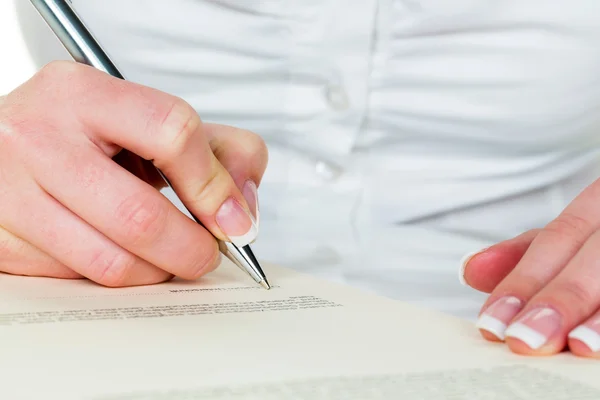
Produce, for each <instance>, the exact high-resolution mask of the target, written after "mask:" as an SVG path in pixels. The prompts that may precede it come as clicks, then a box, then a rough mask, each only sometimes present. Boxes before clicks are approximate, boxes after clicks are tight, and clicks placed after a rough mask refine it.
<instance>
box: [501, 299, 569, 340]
mask: <svg viewBox="0 0 600 400" xmlns="http://www.w3.org/2000/svg"><path fill="white" fill-rule="evenodd" d="M561 321H562V318H561V316H560V314H559V313H558V312H556V311H554V310H553V309H551V308H547V307H542V308H535V309H533V310H531V311H529V312H528V313H527V314H525V315H524V316H523V317H521V318H519V320H517V321H516V322H514V323H513V324H511V325H510V326H509V327H508V328H507V329H506V336H507V337H511V338H515V339H519V340H520V341H522V342H523V343H525V344H526V345H527V346H529V347H530V348H531V349H532V350H537V349H539V348H540V347H542V346H543V345H545V344H546V343H547V342H548V339H550V337H552V335H554V334H555V333H556V332H557V331H558V330H559V329H560V325H561Z"/></svg>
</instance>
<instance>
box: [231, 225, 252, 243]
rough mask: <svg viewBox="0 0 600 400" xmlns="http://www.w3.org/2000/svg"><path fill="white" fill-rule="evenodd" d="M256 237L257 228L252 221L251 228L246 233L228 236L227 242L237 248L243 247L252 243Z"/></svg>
mask: <svg viewBox="0 0 600 400" xmlns="http://www.w3.org/2000/svg"><path fill="white" fill-rule="evenodd" d="M257 236H258V228H257V226H256V224H255V223H254V221H252V226H251V227H250V230H248V232H246V233H245V234H243V235H240V236H229V240H231V243H233V244H235V245H236V246H237V247H243V246H246V245H249V244H250V243H252V242H254V241H255V240H256V237H257Z"/></svg>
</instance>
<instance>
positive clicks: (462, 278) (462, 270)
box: [458, 249, 485, 286]
mask: <svg viewBox="0 0 600 400" xmlns="http://www.w3.org/2000/svg"><path fill="white" fill-rule="evenodd" d="M484 251H485V249H483V250H479V251H474V252H471V253H468V254H465V255H464V256H463V258H461V260H460V268H459V269H458V280H459V281H460V283H461V284H463V285H464V286H469V284H468V283H467V281H466V280H465V269H466V268H467V264H468V263H469V261H471V259H472V258H473V257H475V256H476V255H477V254H479V253H483V252H484Z"/></svg>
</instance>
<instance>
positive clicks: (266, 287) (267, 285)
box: [260, 279, 271, 290]
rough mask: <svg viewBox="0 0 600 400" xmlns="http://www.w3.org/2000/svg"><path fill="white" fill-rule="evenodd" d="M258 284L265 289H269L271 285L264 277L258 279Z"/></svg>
mask: <svg viewBox="0 0 600 400" xmlns="http://www.w3.org/2000/svg"><path fill="white" fill-rule="evenodd" d="M260 286H262V287H264V288H265V289H267V290H269V289H271V285H269V282H267V280H266V279H264V280H262V281H260Z"/></svg>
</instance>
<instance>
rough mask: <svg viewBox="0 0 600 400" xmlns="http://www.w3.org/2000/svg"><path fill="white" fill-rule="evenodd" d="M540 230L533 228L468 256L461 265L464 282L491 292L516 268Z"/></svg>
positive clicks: (477, 288) (476, 288) (485, 291)
mask: <svg viewBox="0 0 600 400" xmlns="http://www.w3.org/2000/svg"><path fill="white" fill-rule="evenodd" d="M539 232H540V229H532V230H530V231H527V232H525V233H522V234H521V235H519V236H516V237H514V238H512V239H509V240H505V241H503V242H500V243H497V244H495V245H493V246H491V247H488V248H486V249H484V250H482V251H480V252H478V253H475V254H471V255H469V256H467V257H466V258H465V259H464V261H463V264H462V266H461V278H462V280H463V282H464V283H465V284H466V285H468V286H470V287H472V288H473V289H475V290H479V291H481V292H484V293H491V292H492V291H493V290H494V288H495V287H496V286H497V285H498V284H499V283H500V282H502V280H503V279H504V278H505V277H506V276H507V275H508V274H509V273H510V272H511V271H512V270H513V269H514V268H515V266H516V265H517V264H518V262H519V261H520V260H521V258H522V257H523V255H524V254H525V252H526V251H527V249H528V248H529V246H530V245H531V242H532V241H533V239H534V238H535V237H536V236H537V234H538V233H539Z"/></svg>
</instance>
